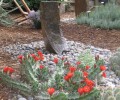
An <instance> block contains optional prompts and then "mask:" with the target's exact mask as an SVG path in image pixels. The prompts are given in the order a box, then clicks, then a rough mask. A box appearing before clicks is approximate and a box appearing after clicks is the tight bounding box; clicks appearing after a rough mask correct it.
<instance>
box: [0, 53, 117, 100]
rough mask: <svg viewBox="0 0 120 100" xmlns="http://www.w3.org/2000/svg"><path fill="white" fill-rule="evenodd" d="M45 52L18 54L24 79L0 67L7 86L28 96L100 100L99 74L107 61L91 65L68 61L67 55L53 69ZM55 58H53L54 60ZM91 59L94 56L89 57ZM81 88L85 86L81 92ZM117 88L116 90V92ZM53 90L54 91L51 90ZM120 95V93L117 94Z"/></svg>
mask: <svg viewBox="0 0 120 100" xmlns="http://www.w3.org/2000/svg"><path fill="white" fill-rule="evenodd" d="M41 59H44V57H43V54H41V53H40V52H39V53H38V54H27V55H25V56H21V57H19V61H20V62H21V65H22V67H21V75H22V76H21V77H23V78H24V79H22V78H21V79H22V81H20V80H19V81H18V80H14V79H12V78H11V74H9V73H4V72H5V71H6V70H3V71H0V77H1V81H2V82H3V83H4V84H6V86H8V87H12V88H13V89H18V90H20V92H21V93H22V94H24V95H25V96H33V97H34V98H35V99H37V100H61V99H63V100H99V96H100V90H99V89H98V88H96V85H95V84H96V83H95V82H94V81H95V80H96V78H97V77H96V76H97V75H99V74H100V73H102V72H104V70H105V69H106V68H105V66H103V64H104V62H103V61H102V60H101V59H97V60H94V62H95V64H96V67H95V66H94V64H93V62H92V64H91V63H89V64H91V66H90V67H88V66H87V67H86V65H88V63H85V61H84V64H82V62H81V64H79V65H77V64H76V65H69V66H67V65H66V64H65V63H66V62H68V60H67V59H64V60H62V59H59V60H58V58H57V59H55V60H58V61H55V62H54V63H56V67H55V69H54V71H52V72H51V71H50V70H49V67H44V66H42V64H43V62H42V60H41ZM53 61H54V60H53ZM90 61H91V60H90ZM101 65H102V68H103V70H101V67H100V66H101ZM81 89H82V90H84V91H82V92H81ZM117 91H118V90H116V93H117ZM51 92H52V93H51ZM117 96H119V95H117Z"/></svg>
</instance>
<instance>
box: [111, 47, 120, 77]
mask: <svg viewBox="0 0 120 100" xmlns="http://www.w3.org/2000/svg"><path fill="white" fill-rule="evenodd" d="M109 63H110V66H111V69H112V70H113V71H114V72H115V73H116V75H118V76H120V48H119V49H118V50H117V51H116V52H115V53H114V54H113V56H112V57H111V58H110V60H109Z"/></svg>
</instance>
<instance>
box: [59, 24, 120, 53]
mask: <svg viewBox="0 0 120 100" xmlns="http://www.w3.org/2000/svg"><path fill="white" fill-rule="evenodd" d="M61 27H62V30H63V33H64V36H65V37H66V38H67V39H68V40H73V41H77V42H82V43H85V44H86V45H93V46H96V47H100V48H105V49H109V50H112V51H114V50H116V49H117V48H118V47H120V30H102V29H99V28H92V27H88V26H85V25H77V24H64V23H63V24H62V26H61Z"/></svg>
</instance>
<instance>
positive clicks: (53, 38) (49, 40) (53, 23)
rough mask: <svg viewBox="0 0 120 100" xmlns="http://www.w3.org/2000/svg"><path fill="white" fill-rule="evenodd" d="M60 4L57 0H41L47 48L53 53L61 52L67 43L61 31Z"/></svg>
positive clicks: (43, 31) (42, 22) (43, 30)
mask: <svg viewBox="0 0 120 100" xmlns="http://www.w3.org/2000/svg"><path fill="white" fill-rule="evenodd" d="M58 5H59V3H57V2H55V1H53V2H52V1H46V2H45V1H43V2H41V25H42V33H43V36H44V42H45V46H46V49H47V50H48V51H49V52H51V53H57V54H61V53H62V52H63V51H64V50H65V48H66V45H65V41H64V39H63V37H62V35H61V32H60V15H59V8H58Z"/></svg>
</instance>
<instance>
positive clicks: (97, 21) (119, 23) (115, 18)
mask: <svg viewBox="0 0 120 100" xmlns="http://www.w3.org/2000/svg"><path fill="white" fill-rule="evenodd" d="M116 9H117V10H116ZM77 22H78V24H87V25H90V26H92V27H97V28H102V29H120V6H119V5H117V4H116V3H108V4H106V5H100V6H98V7H96V8H95V10H94V11H91V12H87V13H83V14H81V15H80V16H78V18H77Z"/></svg>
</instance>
